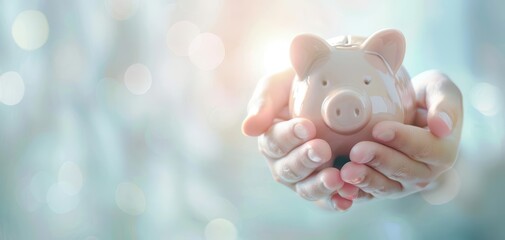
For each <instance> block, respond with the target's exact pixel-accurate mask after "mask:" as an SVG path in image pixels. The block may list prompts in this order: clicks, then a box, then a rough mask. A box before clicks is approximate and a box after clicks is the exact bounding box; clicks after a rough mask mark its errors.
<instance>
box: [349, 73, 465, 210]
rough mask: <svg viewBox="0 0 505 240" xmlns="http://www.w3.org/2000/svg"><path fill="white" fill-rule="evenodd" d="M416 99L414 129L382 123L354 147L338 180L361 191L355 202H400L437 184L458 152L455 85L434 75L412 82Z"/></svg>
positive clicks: (458, 105) (459, 118)
mask: <svg viewBox="0 0 505 240" xmlns="http://www.w3.org/2000/svg"><path fill="white" fill-rule="evenodd" d="M412 83H413V85H414V90H415V92H416V99H417V107H418V111H417V115H416V120H415V124H414V125H405V124H402V123H398V122H389V121H385V122H381V123H378V124H377V125H376V126H375V127H374V129H373V133H372V135H373V138H374V140H375V141H374V142H372V141H366V142H360V143H358V144H356V145H355V146H354V147H353V148H352V149H351V152H350V159H351V162H349V163H347V164H346V165H344V167H343V168H342V170H341V177H342V179H343V180H344V181H345V182H347V183H349V184H352V185H354V186H356V187H358V188H360V192H359V196H358V198H359V199H360V200H361V199H371V198H400V197H404V196H406V195H409V194H412V193H415V192H419V191H421V190H423V189H425V188H427V187H430V186H433V187H435V186H436V183H437V178H438V177H439V176H440V175H441V174H443V173H444V172H445V171H447V170H448V169H450V168H451V167H452V166H453V164H454V162H455V160H456V158H457V154H458V147H459V142H460V138H461V129H462V120H463V107H462V95H461V92H460V90H459V89H458V87H457V86H456V85H455V84H454V83H453V82H452V81H451V80H450V79H449V78H448V77H447V76H446V75H444V74H442V73H440V72H438V71H428V72H424V73H422V74H420V75H418V76H416V77H415V78H414V79H412Z"/></svg>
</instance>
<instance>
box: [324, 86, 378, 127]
mask: <svg viewBox="0 0 505 240" xmlns="http://www.w3.org/2000/svg"><path fill="white" fill-rule="evenodd" d="M370 108H371V107H370V101H369V99H368V97H365V96H364V95H363V94H360V93H358V92H357V91H354V90H352V89H347V88H346V89H337V90H336V91H334V92H332V93H331V94H330V95H328V96H327V97H326V98H325V100H324V102H323V105H322V108H321V113H322V115H323V119H324V122H325V123H326V125H328V127H330V128H331V129H332V130H334V131H335V132H337V133H339V134H352V133H355V132H357V131H359V130H361V129H362V128H363V127H365V126H366V124H367V123H368V122H369V121H370V112H371V109H370Z"/></svg>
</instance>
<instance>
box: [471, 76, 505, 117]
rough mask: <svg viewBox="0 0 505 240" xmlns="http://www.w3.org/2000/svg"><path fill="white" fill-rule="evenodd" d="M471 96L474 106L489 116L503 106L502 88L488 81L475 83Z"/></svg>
mask: <svg viewBox="0 0 505 240" xmlns="http://www.w3.org/2000/svg"><path fill="white" fill-rule="evenodd" d="M470 98H471V102H472V106H473V107H474V108H475V109H477V110H478V111H479V112H480V113H482V114H483V115H485V116H488V117H491V116H494V115H496V114H497V113H498V112H499V111H500V110H501V108H502V106H503V105H502V104H503V98H502V92H501V90H500V89H498V88H497V87H496V86H494V85H492V84H489V83H486V82H479V83H477V84H475V86H474V88H473V90H472V92H471V95H470Z"/></svg>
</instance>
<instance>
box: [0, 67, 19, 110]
mask: <svg viewBox="0 0 505 240" xmlns="http://www.w3.org/2000/svg"><path fill="white" fill-rule="evenodd" d="M24 95H25V83H24V81H23V78H21V76H20V75H19V74H18V73H17V72H6V73H4V74H2V75H1V76H0V102H2V103H3V104H5V105H16V104H18V103H19V102H21V100H23V97H24Z"/></svg>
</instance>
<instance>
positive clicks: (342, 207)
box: [329, 194, 352, 212]
mask: <svg viewBox="0 0 505 240" xmlns="http://www.w3.org/2000/svg"><path fill="white" fill-rule="evenodd" d="M329 203H330V206H331V208H333V209H335V210H338V211H341V212H344V211H347V210H348V209H349V208H351V206H352V201H351V200H349V199H345V198H343V197H342V196H340V195H338V194H334V195H333V196H331V198H330V201H329Z"/></svg>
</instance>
